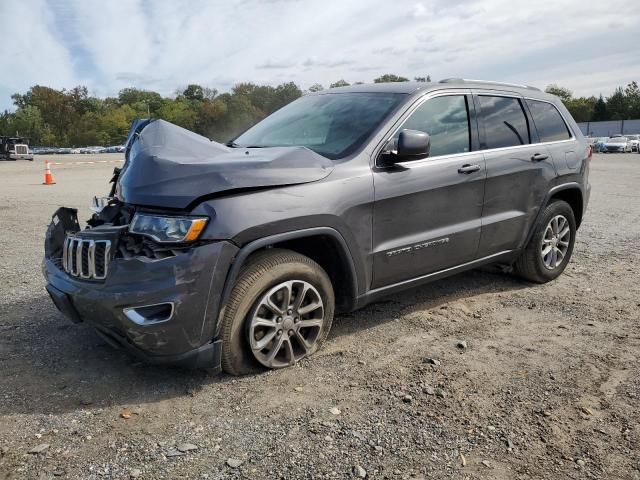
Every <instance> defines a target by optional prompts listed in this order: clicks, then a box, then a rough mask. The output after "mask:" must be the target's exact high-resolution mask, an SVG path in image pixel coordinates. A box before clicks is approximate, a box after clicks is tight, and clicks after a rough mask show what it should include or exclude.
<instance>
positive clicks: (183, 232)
mask: <svg viewBox="0 0 640 480" xmlns="http://www.w3.org/2000/svg"><path fill="white" fill-rule="evenodd" d="M208 221H209V218H208V217H173V216H165V215H151V214H147V213H136V214H135V215H134V216H133V220H132V221H131V225H129V232H131V233H137V234H138V235H146V236H147V237H149V238H152V239H154V240H155V241H156V242H159V243H185V242H193V241H194V240H197V239H198V237H200V234H201V233H202V232H203V231H204V227H206V226H207V222H208Z"/></svg>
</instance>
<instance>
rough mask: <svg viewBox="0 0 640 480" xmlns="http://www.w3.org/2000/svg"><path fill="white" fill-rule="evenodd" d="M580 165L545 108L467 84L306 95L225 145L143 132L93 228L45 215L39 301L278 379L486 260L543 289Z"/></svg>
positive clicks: (123, 342) (146, 351) (200, 361)
mask: <svg viewBox="0 0 640 480" xmlns="http://www.w3.org/2000/svg"><path fill="white" fill-rule="evenodd" d="M590 159H591V148H590V146H589V144H588V142H587V141H586V140H585V139H584V138H583V136H582V134H581V133H580V129H579V128H578V127H577V125H576V124H575V122H574V121H573V119H572V118H571V116H570V115H569V113H568V112H567V110H566V109H565V108H564V106H563V105H562V103H561V102H560V101H559V100H558V99H557V98H556V97H553V96H550V95H548V94H545V93H542V92H540V91H539V90H538V89H535V88H531V87H527V86H521V85H511V84H500V83H491V82H480V81H465V80H460V79H451V80H444V81H441V82H439V83H409V82H407V83H390V84H376V85H358V86H353V87H346V88H336V89H331V90H329V91H323V92H318V93H314V94H309V95H305V96H303V97H302V98H300V99H298V100H296V101H294V102H293V103H291V104H289V105H287V106H286V107H284V108H282V109H281V110H279V111H277V112H275V113H274V114H272V115H271V116H269V117H267V118H266V119H264V120H263V121H261V122H260V123H258V124H257V125H255V126H253V127H252V128H250V129H249V130H247V131H246V132H245V133H243V134H242V135H240V136H239V137H237V138H236V139H235V140H234V141H232V142H229V143H228V144H226V145H221V144H218V143H215V142H211V141H209V140H208V139H206V138H204V137H201V136H199V135H196V134H195V133H192V132H189V131H187V130H184V129H182V128H180V127H177V126H175V125H172V124H170V123H167V122H164V121H162V120H155V121H152V120H144V121H137V122H136V123H134V125H133V127H132V130H131V134H130V137H129V140H128V142H127V147H126V161H125V164H124V165H123V167H122V169H121V170H119V169H116V172H115V175H114V178H113V179H112V181H113V183H114V185H113V188H112V190H111V194H110V195H109V196H108V197H106V198H103V199H100V200H96V202H95V205H94V211H95V212H96V213H95V214H94V215H93V216H92V218H91V219H89V220H88V222H87V226H86V227H85V228H81V227H80V225H79V223H78V220H77V215H76V214H77V212H76V211H75V210H74V209H69V208H61V209H59V210H58V211H57V212H56V213H55V214H54V216H53V219H52V222H51V225H50V226H49V230H48V232H47V237H46V241H45V262H44V274H45V276H46V279H47V281H48V285H47V290H48V292H49V294H50V295H51V298H52V299H53V301H54V303H55V304H56V306H57V307H58V308H59V309H60V310H61V311H62V312H63V313H65V314H66V315H67V316H68V317H69V318H70V319H71V320H73V321H76V322H81V321H84V322H87V323H89V324H91V325H93V326H94V327H95V328H96V330H97V331H98V332H99V333H100V334H101V335H102V336H103V337H104V339H105V340H106V341H108V342H109V343H111V344H113V345H116V346H122V347H125V348H126V349H128V350H130V351H132V352H134V353H136V354H137V355H139V356H141V357H143V358H145V359H146V360H147V361H150V362H157V363H176V364H182V365H190V366H197V367H207V368H210V369H213V370H215V371H218V370H221V369H224V370H225V371H226V372H228V373H231V374H243V373H247V372H251V371H254V370H259V369H261V368H265V367H266V368H280V367H286V366H288V365H292V364H294V363H295V362H297V361H299V360H300V359H302V358H304V357H307V356H309V355H311V354H312V353H314V352H315V351H316V350H318V348H320V346H321V345H322V343H323V341H324V340H325V339H326V338H327V335H328V333H329V329H330V328H331V323H332V321H333V318H334V314H335V313H336V312H347V311H350V310H353V309H357V308H359V307H362V306H363V305H366V304H367V303H370V302H372V301H375V300H376V299H379V298H380V297H382V296H384V295H388V294H390V293H393V292H396V291H399V290H402V289H406V288H410V287H414V286H416V285H420V284H423V283H425V282H429V281H432V280H436V279H439V278H442V277H445V276H449V275H453V274H455V273H458V272H462V271H464V270H469V269H472V268H476V267H479V266H481V265H485V264H490V263H500V264H504V265H513V267H514V269H515V271H516V272H517V273H518V274H520V275H521V276H522V277H524V278H525V279H527V280H529V281H532V282H538V283H542V282H548V281H550V280H553V279H555V278H556V277H557V276H558V275H560V274H561V273H562V271H563V270H564V269H565V267H566V265H567V263H568V262H569V259H570V257H571V253H572V250H573V246H574V242H575V237H576V230H577V229H578V227H579V226H580V223H581V221H582V218H583V214H584V211H585V208H586V205H587V201H588V199H589V192H590V186H589V183H588V175H589V163H590Z"/></svg>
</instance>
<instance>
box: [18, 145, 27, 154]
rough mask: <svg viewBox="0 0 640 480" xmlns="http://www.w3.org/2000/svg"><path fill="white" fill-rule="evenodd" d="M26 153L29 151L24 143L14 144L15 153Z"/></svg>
mask: <svg viewBox="0 0 640 480" xmlns="http://www.w3.org/2000/svg"><path fill="white" fill-rule="evenodd" d="M27 153H29V151H28V147H27V146H26V145H16V154H18V155H26V154H27Z"/></svg>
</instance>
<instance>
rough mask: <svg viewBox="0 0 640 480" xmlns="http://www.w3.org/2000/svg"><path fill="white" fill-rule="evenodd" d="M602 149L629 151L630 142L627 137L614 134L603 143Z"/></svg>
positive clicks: (607, 151)
mask: <svg viewBox="0 0 640 480" xmlns="http://www.w3.org/2000/svg"><path fill="white" fill-rule="evenodd" d="M602 151H603V152H604V153H627V152H631V144H630V143H629V139H628V138H627V137H623V136H615V137H611V138H610V139H609V140H607V141H606V142H605V143H604V148H603V150H602Z"/></svg>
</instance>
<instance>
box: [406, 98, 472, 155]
mask: <svg viewBox="0 0 640 480" xmlns="http://www.w3.org/2000/svg"><path fill="white" fill-rule="evenodd" d="M402 130H419V131H421V132H426V133H428V134H429V136H430V137H431V154H430V155H429V156H430V157H437V156H441V155H453V154H456V153H464V152H468V151H470V145H471V135H470V131H471V129H470V128H469V108H468V106H467V99H466V97H465V96H464V95H447V96H442V97H435V98H432V99H430V100H427V101H426V102H425V103H423V104H422V105H420V106H419V107H418V108H417V110H416V111H414V112H413V113H412V114H411V116H410V117H409V118H408V119H407V120H406V121H405V122H404V124H403V125H402V127H400V129H399V130H398V131H397V132H396V134H395V136H394V143H395V144H397V140H398V136H399V135H400V132H401V131H402Z"/></svg>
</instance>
